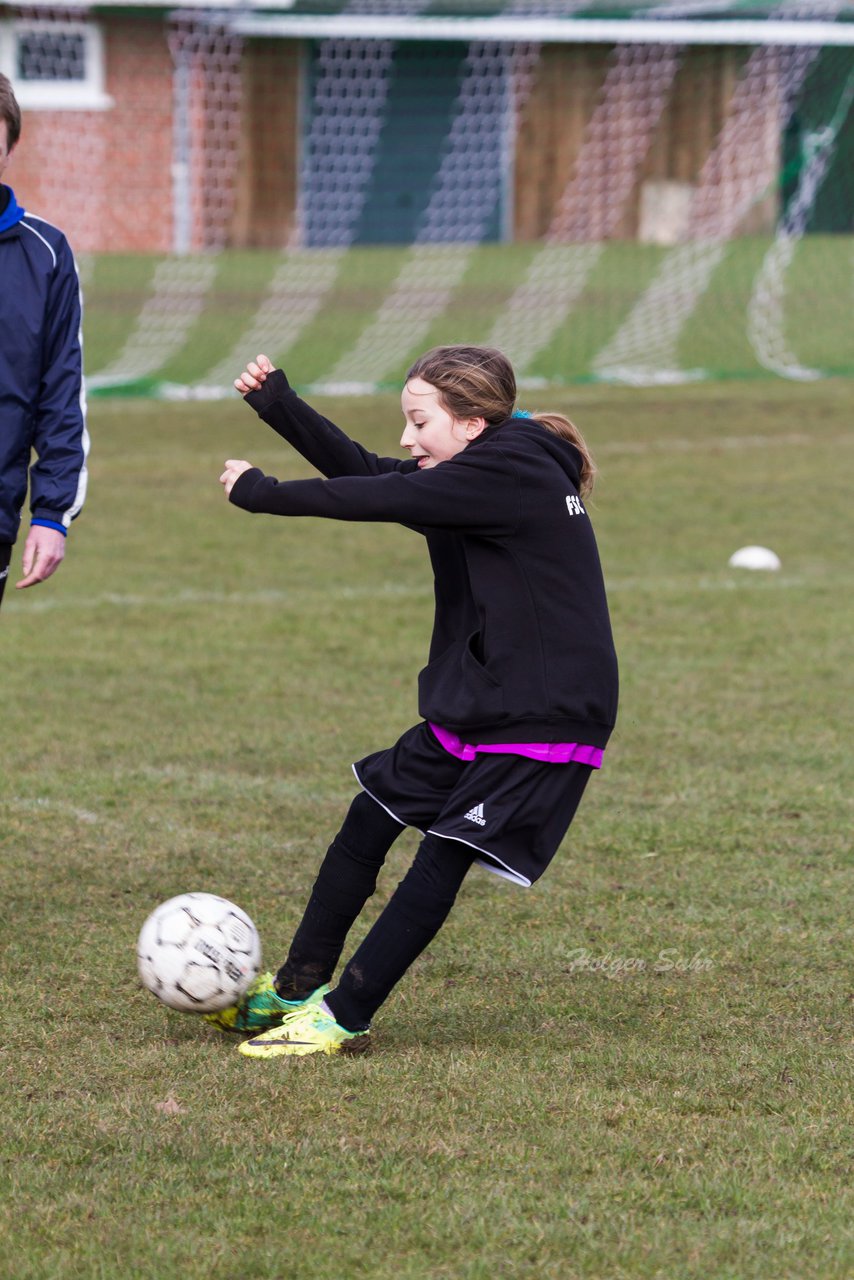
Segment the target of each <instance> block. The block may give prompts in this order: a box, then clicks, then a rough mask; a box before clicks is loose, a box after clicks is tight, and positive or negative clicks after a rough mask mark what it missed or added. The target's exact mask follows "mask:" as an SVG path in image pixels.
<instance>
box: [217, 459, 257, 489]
mask: <svg viewBox="0 0 854 1280" xmlns="http://www.w3.org/2000/svg"><path fill="white" fill-rule="evenodd" d="M251 470H252V463H251V462H245V461H244V460H243V459H242V458H229V459H228V461H227V462H226V464H225V471H223V473H222V475H221V476H220V478H219V482H220V484H221V485H222V487H223V489H225V496H226V497H228V496H229V495H230V493H231V491H232V489H233V488H234V485H235V483H236V481H237V479H238V477H239V476H242V475H243V472H244V471H251Z"/></svg>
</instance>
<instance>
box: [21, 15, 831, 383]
mask: <svg viewBox="0 0 854 1280" xmlns="http://www.w3.org/2000/svg"><path fill="white" fill-rule="evenodd" d="M597 3H598V0H589V2H588V3H587V4H586V5H584V4H582V3H580V2H578V3H577V2H576V0H505V2H504V3H502V2H501V0H495V3H494V4H492V5H489V6H487V5H485V4H484V3H479V2H478V0H470V2H469V3H468V4H467V3H466V0H459V3H458V4H456V5H451V6H449V5H447V4H443V3H440V2H437V0H432V2H431V0H349V3H342V4H339V5H335V4H330V3H316V4H311V3H300V2H299V0H297V3H296V4H295V5H293V6H292V7H290V8H289V9H287V11H286V12H281V11H276V10H275V9H273V8H270V9H265V8H264V6H263V5H262V4H260V3H255V4H252V5H250V6H248V7H246V8H235V7H234V6H233V5H228V6H227V7H223V8H216V9H215V8H211V9H199V8H194V9H192V10H184V11H174V12H171V13H168V14H166V13H164V12H163V11H162V10H159V9H158V10H155V9H151V10H146V9H145V8H144V6H143V7H142V8H134V9H129V8H128V9H126V8H123V7H121V6H120V5H119V6H116V7H115V8H113V9H110V8H108V7H103V6H99V8H98V11H97V21H96V20H95V19H94V18H93V17H92V15H90V14H89V13H88V11H86V10H84V9H79V8H78V9H73V10H68V9H65V10H57V9H50V8H45V7H39V8H37V9H29V10H9V11H8V14H9V16H8V17H7V18H6V19H5V20H3V19H2V18H0V69H4V70H6V67H7V66H8V67H9V68H10V70H9V72H8V73H9V74H10V75H11V78H12V79H13V82H14V83H16V85H18V86H19V87H21V88H22V90H23V92H22V106H24V109H25V130H24V134H23V137H22V145H21V148H20V153H21V158H20V172H21V174H22V180H21V192H20V197H22V202H24V203H26V204H28V206H30V207H32V209H33V210H34V211H36V212H39V213H41V214H43V215H44V216H45V217H47V218H49V219H53V220H56V221H57V222H58V223H59V224H60V225H61V226H63V228H64V229H66V230H67V232H68V234H69V237H70V238H71V239H72V240H73V241H74V244H75V246H76V248H77V250H78V253H79V256H80V258H81V268H82V274H83V279H84V285H85V291H86V297H87V338H88V341H87V368H88V373H89V376H90V384H91V386H92V388H93V389H95V390H97V389H112V390H115V389H118V388H124V389H127V390H138V391H142V390H149V391H150V390H152V389H156V390H159V391H165V392H166V393H171V394H174V395H191V394H192V395H199V396H203V395H210V396H215V395H218V394H221V393H222V392H224V391H225V390H227V389H228V388H229V387H230V385H231V380H232V378H233V377H234V376H235V374H236V373H237V372H238V371H239V370H240V368H242V367H243V364H244V363H245V360H246V358H247V357H249V356H252V355H254V354H255V353H256V352H257V351H262V350H263V351H265V352H266V353H267V354H269V355H270V356H271V357H272V358H273V359H274V360H275V361H276V362H279V363H282V364H284V366H285V367H286V368H287V369H288V370H289V371H290V373H291V375H292V379H293V381H294V382H295V383H296V384H297V385H300V386H314V387H318V386H320V387H325V388H329V389H334V390H352V391H358V390H368V389H374V388H377V387H382V386H385V385H387V384H392V383H396V382H397V381H398V380H399V378H400V376H401V374H402V373H403V372H404V371H405V369H406V367H407V364H408V363H409V362H411V360H412V359H413V358H414V357H415V356H416V355H417V354H418V353H419V352H420V351H421V350H423V349H424V348H426V347H428V346H430V345H433V344H434V343H438V342H457V341H467V342H484V343H493V344H495V345H497V346H500V347H502V348H503V349H504V350H506V351H507V353H508V355H510V357H511V358H512V359H513V361H514V364H515V365H516V368H517V371H518V373H519V375H520V382H521V383H522V384H523V385H525V384H528V385H531V386H537V385H546V384H561V383H569V382H573V381H579V380H583V379H601V380H615V381H623V382H635V383H639V384H643V383H656V382H662V383H663V382H674V381H682V380H687V379H697V378H703V377H724V376H729V377H733V376H752V375H757V374H762V373H772V374H776V375H781V376H784V377H791V378H816V377H819V376H822V375H824V374H832V373H851V372H854V352H852V349H851V343H850V309H851V301H852V284H854V238H852V232H854V225H852V223H854V214H853V213H852V208H854V203H852V175H854V124H852V112H851V104H852V99H854V51H853V50H852V43H854V23H852V22H850V19H851V17H852V10H851V8H850V7H846V4H844V3H842V2H841V0H827V2H826V3H819V2H818V0H814V2H813V3H809V4H797V3H782V4H779V5H775V6H771V5H769V4H767V3H760V2H757V3H756V4H754V5H752V6H750V7H749V12H747V9H748V7H747V6H744V5H742V4H740V3H737V2H736V0H732V3H731V4H729V5H728V6H726V5H722V4H720V3H718V0H707V3H702V2H700V3H692V2H691V0H687V2H685V3H675V2H674V3H667V2H666V0H665V3H663V4H661V5H658V6H655V7H652V8H645V9H644V10H642V11H637V10H636V11H630V10H628V9H625V10H624V11H623V12H622V13H619V12H618V10H619V6H618V5H616V6H615V5H613V4H609V5H608V6H607V16H604V6H601V10H602V12H600V9H599V8H597ZM280 10H281V6H280ZM4 32H5V34H4ZM4 50H5V52H4ZM3 59H5V65H2V61H3ZM69 85H70V86H71V87H72V88H73V87H74V86H75V85H76V86H77V88H81V87H82V86H88V90H89V92H90V93H91V94H94V95H96V97H97V95H98V94H100V95H101V100H100V102H97V101H96V100H95V98H91V99H85V98H83V97H81V98H80V100H79V101H80V106H79V108H77V109H75V108H74V106H73V105H71V106H69V105H68V104H67V103H66V105H65V107H64V109H62V110H60V109H59V108H58V107H57V106H53V107H51V105H50V101H49V99H50V96H51V92H52V93H54V94H59V93H61V92H62V91H63V86H65V87H66V89H67V88H68V86H69ZM46 91H47V92H46ZM40 95H41V96H40ZM16 163H18V162H17V158H16Z"/></svg>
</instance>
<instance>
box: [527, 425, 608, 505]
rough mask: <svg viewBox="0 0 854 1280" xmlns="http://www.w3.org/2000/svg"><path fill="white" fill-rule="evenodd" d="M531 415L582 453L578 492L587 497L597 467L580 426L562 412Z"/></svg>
mask: <svg viewBox="0 0 854 1280" xmlns="http://www.w3.org/2000/svg"><path fill="white" fill-rule="evenodd" d="M531 417H532V418H534V419H535V420H536V421H537V422H541V423H542V424H543V426H544V427H547V428H548V429H549V431H553V432H554V434H555V435H556V436H562V437H563V439H564V440H568V441H569V443H570V444H574V445H575V447H576V449H577V450H578V452H579V453H580V454H581V480H580V483H579V486H578V492H579V493H580V494H581V496H582V498H586V497H587V495H588V493H589V492H590V490H591V489H592V488H593V482H594V480H595V479H596V471H597V467H596V463H595V462H594V461H593V454H592V453H591V452H590V449H589V447H588V445H587V441H586V440H585V439H584V436H583V435H582V434H581V432H580V431H579V430H578V427H577V426H576V425H575V423H574V422H570V420H569V418H567V417H566V416H565V415H564V414H562V413H532V414H531Z"/></svg>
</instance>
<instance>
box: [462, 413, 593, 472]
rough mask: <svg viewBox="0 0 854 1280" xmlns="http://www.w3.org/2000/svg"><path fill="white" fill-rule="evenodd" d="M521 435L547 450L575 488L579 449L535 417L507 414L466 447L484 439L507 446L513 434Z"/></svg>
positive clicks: (472, 447) (579, 461) (467, 447)
mask: <svg viewBox="0 0 854 1280" xmlns="http://www.w3.org/2000/svg"><path fill="white" fill-rule="evenodd" d="M520 436H524V437H525V438H526V441H531V442H532V443H534V444H536V445H537V446H538V447H539V448H541V449H543V450H544V451H545V452H546V453H548V454H549V455H550V456H551V457H552V458H553V459H554V461H555V462H556V463H557V464H558V466H560V467H561V468H562V469H563V470H564V471H565V472H566V475H567V479H568V480H569V481H570V483H571V484H572V485H573V487H574V488H575V489H577V488H578V486H579V483H580V480H581V463H582V458H581V453H580V452H579V450H578V449H577V448H576V447H575V445H574V444H573V443H572V441H571V440H567V439H566V438H565V437H564V436H559V435H557V433H556V432H554V431H549V429H548V427H544V426H543V424H542V423H541V422H538V421H537V419H536V418H508V419H507V421H506V422H498V423H496V424H495V425H494V426H491V427H487V428H486V430H485V431H482V432H481V433H480V435H479V436H476V437H475V439H474V440H472V441H471V442H470V443H469V444H467V445H466V450H469V449H476V448H477V447H478V445H481V444H486V443H487V442H490V443H493V444H500V445H503V446H505V447H507V446H510V448H511V449H512V443H513V440H514V438H518V437H520Z"/></svg>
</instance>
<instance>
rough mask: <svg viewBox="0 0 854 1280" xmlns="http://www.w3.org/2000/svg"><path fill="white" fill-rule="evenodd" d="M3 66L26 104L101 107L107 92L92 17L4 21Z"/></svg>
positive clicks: (34, 106)
mask: <svg viewBox="0 0 854 1280" xmlns="http://www.w3.org/2000/svg"><path fill="white" fill-rule="evenodd" d="M0 71H3V72H4V73H5V74H6V75H7V76H8V77H9V79H10V80H11V81H12V84H13V86H14V89H15V96H16V97H17V99H18V101H19V103H20V104H21V106H22V108H23V109H24V110H25V111H27V110H36V111H38V110H53V111H63V110H65V111H98V110H103V109H104V108H106V107H109V106H111V105H112V99H110V98H109V97H108V96H107V94H106V93H105V92H104V43H103V38H102V35H101V29H100V27H98V26H96V25H95V23H93V22H40V21H20V20H19V21H17V22H16V21H7V22H2V23H0Z"/></svg>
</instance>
